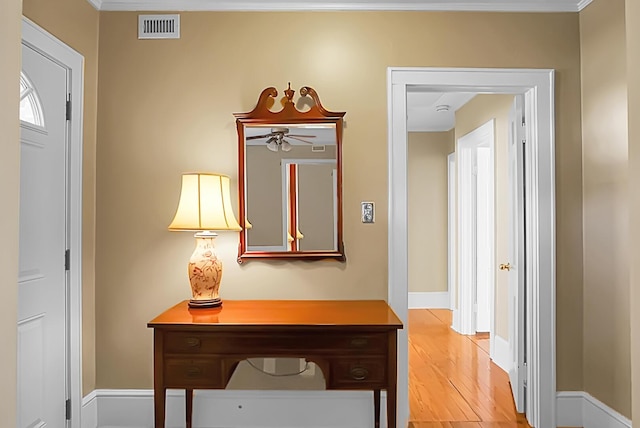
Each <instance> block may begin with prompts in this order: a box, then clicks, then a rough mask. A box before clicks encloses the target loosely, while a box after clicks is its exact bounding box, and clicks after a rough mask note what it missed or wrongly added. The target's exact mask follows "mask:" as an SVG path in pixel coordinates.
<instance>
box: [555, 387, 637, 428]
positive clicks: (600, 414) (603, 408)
mask: <svg viewBox="0 0 640 428" xmlns="http://www.w3.org/2000/svg"><path fill="white" fill-rule="evenodd" d="M557 402H558V404H557V407H558V419H557V424H556V426H559V427H584V428H631V426H632V425H631V420H629V419H628V418H626V417H624V416H623V415H621V414H620V413H618V412H616V411H615V410H613V409H612V408H611V407H609V406H607V405H606V404H604V403H603V402H601V401H600V400H598V399H597V398H595V397H593V396H592V395H591V394H589V393H588V392H583V391H560V392H558V395H557Z"/></svg>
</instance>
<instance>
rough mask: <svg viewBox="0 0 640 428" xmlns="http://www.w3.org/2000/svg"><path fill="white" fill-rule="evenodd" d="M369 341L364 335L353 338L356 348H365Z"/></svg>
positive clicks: (353, 344)
mask: <svg viewBox="0 0 640 428" xmlns="http://www.w3.org/2000/svg"><path fill="white" fill-rule="evenodd" d="M368 343H369V341H368V340H367V339H365V338H364V337H356V338H355V339H351V346H352V347H354V348H364V347H365V346H367V344H368Z"/></svg>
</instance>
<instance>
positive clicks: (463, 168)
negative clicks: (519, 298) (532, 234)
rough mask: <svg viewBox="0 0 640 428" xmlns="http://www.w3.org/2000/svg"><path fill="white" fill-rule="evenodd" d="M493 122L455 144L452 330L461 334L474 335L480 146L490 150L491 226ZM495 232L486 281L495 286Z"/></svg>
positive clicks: (491, 221) (490, 214) (490, 212)
mask: <svg viewBox="0 0 640 428" xmlns="http://www.w3.org/2000/svg"><path fill="white" fill-rule="evenodd" d="M494 134H495V119H491V120H489V121H487V122H486V123H484V124H482V125H481V126H479V127H477V128H476V129H474V130H472V131H471V132H469V133H467V134H466V135H463V136H462V137H460V138H458V140H457V141H456V155H457V159H456V161H457V177H456V180H457V183H458V184H457V204H456V205H457V209H456V217H457V219H458V228H457V230H458V233H457V235H458V236H457V242H456V247H457V250H458V268H457V272H456V276H457V278H458V304H457V312H458V314H457V320H459V324H457V325H456V327H457V328H455V331H457V332H458V333H460V334H467V335H468V334H475V333H476V331H477V325H476V324H477V322H476V321H477V311H476V309H475V308H476V301H477V292H478V289H477V284H478V283H479V280H478V245H479V243H478V242H477V236H478V219H479V215H480V214H479V213H478V209H477V205H478V204H477V199H478V195H477V177H478V174H477V171H478V161H477V159H478V154H477V150H478V149H479V148H480V147H488V149H489V159H490V161H489V169H488V171H487V172H488V186H489V192H488V194H487V200H488V210H487V211H488V212H485V213H482V214H486V217H487V218H486V220H487V221H488V223H489V224H494V218H495V213H494V192H493V188H494V175H495V171H494V161H493V156H494V155H493V153H494V145H495V138H494ZM494 235H495V230H492V231H490V233H489V236H488V242H486V244H488V246H489V248H491V254H490V256H489V261H488V264H489V268H490V269H489V270H490V272H489V278H488V284H495V270H494V269H493V266H494V264H495V256H494V252H495V250H494V248H495V244H494V240H495V236H494ZM489 288H490V290H489V314H490V315H489V317H490V326H489V332H490V333H491V336H493V332H494V329H495V322H494V312H495V311H494V304H493V300H494V288H495V285H494V286H489Z"/></svg>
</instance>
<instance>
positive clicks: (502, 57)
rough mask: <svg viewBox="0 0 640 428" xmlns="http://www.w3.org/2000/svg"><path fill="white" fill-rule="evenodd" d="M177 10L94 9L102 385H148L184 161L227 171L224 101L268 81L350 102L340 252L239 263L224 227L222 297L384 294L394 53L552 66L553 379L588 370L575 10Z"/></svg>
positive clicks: (572, 383) (564, 384) (174, 285)
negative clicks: (579, 304) (178, 18)
mask: <svg viewBox="0 0 640 428" xmlns="http://www.w3.org/2000/svg"><path fill="white" fill-rule="evenodd" d="M181 15H182V22H181V32H182V39H181V40H165V41H158V40H155V41H154V40H151V41H149V40H147V41H139V40H137V39H136V35H135V28H136V22H137V14H136V13H122V12H104V13H102V14H101V18H100V81H99V123H100V127H99V130H98V156H97V192H96V194H97V196H98V199H97V210H96V212H97V238H96V239H97V241H96V243H97V246H96V263H97V265H96V302H97V305H96V349H97V387H98V388H145V387H150V386H151V342H152V337H151V332H150V331H149V330H148V329H147V328H146V323H147V321H149V320H150V319H151V318H152V317H153V316H155V315H156V314H157V313H158V312H160V311H162V310H163V309H165V308H167V307H168V306H170V305H172V304H174V303H175V302H176V301H178V300H180V299H185V298H188V297H189V287H188V285H187V278H186V276H185V264H186V261H187V258H188V255H189V254H190V253H191V251H192V247H193V238H192V237H191V236H190V235H189V234H180V233H168V232H167V231H166V227H167V223H168V222H169V220H170V219H171V215H172V214H173V210H174V209H175V203H176V202H175V201H176V197H177V195H178V193H179V175H180V173H181V172H182V171H185V170H199V169H203V170H214V171H220V172H223V173H227V174H230V175H231V176H232V178H234V179H235V176H236V174H237V160H236V157H237V147H236V135H235V126H234V120H233V116H232V113H233V112H237V111H247V110H249V109H251V108H253V106H254V105H255V103H256V100H257V97H258V94H259V93H260V91H261V90H262V89H264V88H265V87H267V86H273V85H275V86H277V87H278V89H279V90H283V89H284V88H285V85H286V82H288V81H291V82H292V86H293V87H294V88H296V89H297V88H299V87H300V86H303V85H311V86H313V87H314V88H315V89H316V90H317V91H318V93H319V94H320V96H321V98H322V101H323V103H324V105H325V106H326V107H327V108H329V109H332V110H341V111H346V112H347V116H346V119H347V121H348V127H347V128H346V129H345V132H344V151H343V161H344V163H343V165H344V241H345V248H346V252H347V262H346V263H323V262H319V263H304V262H290V263H284V262H249V263H246V264H244V265H243V266H239V265H237V264H236V263H235V257H236V251H237V242H238V237H237V235H236V234H234V233H228V234H221V236H220V237H219V238H218V240H217V244H218V250H219V254H220V255H221V256H222V257H223V258H224V260H225V261H226V264H225V274H224V279H223V284H222V289H221V294H222V297H223V298H224V299H232V298H248V297H250V298H288V299H299V298H300V299H307V298H330V299H349V298H367V299H384V298H386V297H387V287H388V285H387V275H388V272H387V179H388V178H387V163H388V159H387V89H386V73H387V67H388V66H468V67H540V68H554V69H556V70H557V75H556V95H557V103H556V112H557V113H556V124H557V140H556V141H557V150H556V155H557V161H558V164H559V165H561V167H559V168H558V170H557V191H558V193H557V199H558V207H557V208H558V223H557V226H558V264H557V266H558V300H559V301H558V308H561V310H560V309H559V311H558V337H557V343H558V358H557V361H558V388H559V389H561V390H572V389H579V388H580V387H581V386H582V385H581V379H582V370H581V368H580V367H579V368H576V364H575V349H576V347H577V348H578V349H580V348H581V341H580V339H579V337H580V336H581V331H582V330H581V320H579V319H576V318H575V317H574V316H573V315H572V313H573V312H572V308H573V306H574V303H573V302H574V301H575V299H576V296H578V300H580V296H581V287H582V281H581V276H582V259H581V248H582V239H581V228H582V224H581V179H580V174H581V162H580V160H581V146H580V113H579V109H580V93H579V90H580V74H579V72H580V68H579V33H578V16H577V14H571V13H560V14H553V13H549V14H522V13H516V14H506V13H502V14H498V13H495V14H493V13H482V14H479V13H405V12H379V13H377V12H372V13H360V12H343V13H182V14H181ZM480 18H481V19H480ZM265 22H271V23H278V22H280V23H286V27H287V31H278V32H270V33H269V37H268V38H265V36H264V28H265V27H264V23H265ZM310 28H315V29H323V30H324V31H310V30H309V29H310ZM487 28H490V29H491V31H487ZM540 28H544V29H545V31H540ZM478 34H482V37H478ZM294 35H295V36H294ZM443 41H446V43H444V42H443ZM362 200H372V201H374V202H376V203H377V221H376V223H375V224H373V225H370V224H367V225H363V224H362V223H360V213H359V210H360V201H362ZM391 286H393V284H392V285H391ZM567 307H568V308H569V313H570V314H571V315H569V314H568V313H567V312H565V308H567Z"/></svg>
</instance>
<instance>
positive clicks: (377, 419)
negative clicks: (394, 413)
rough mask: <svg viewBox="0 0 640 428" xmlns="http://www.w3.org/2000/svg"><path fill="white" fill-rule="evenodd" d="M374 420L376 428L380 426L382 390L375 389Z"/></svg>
mask: <svg viewBox="0 0 640 428" xmlns="http://www.w3.org/2000/svg"><path fill="white" fill-rule="evenodd" d="M373 420H374V421H375V428H380V390H379V389H374V390H373Z"/></svg>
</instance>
